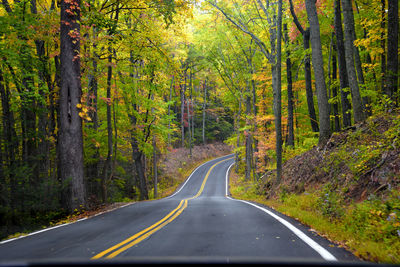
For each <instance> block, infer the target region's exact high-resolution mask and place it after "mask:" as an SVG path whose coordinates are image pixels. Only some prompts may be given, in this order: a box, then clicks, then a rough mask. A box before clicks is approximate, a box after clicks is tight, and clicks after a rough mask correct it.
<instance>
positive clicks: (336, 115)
mask: <svg viewBox="0 0 400 267" xmlns="http://www.w3.org/2000/svg"><path fill="white" fill-rule="evenodd" d="M332 40H333V36H332ZM332 45H333V51H334V52H333V54H332V80H334V81H336V79H337V60H336V54H337V49H336V44H335V42H334V41H333V44H332ZM332 95H333V98H334V99H335V102H334V103H333V104H332V106H333V116H334V118H335V131H336V132H339V131H340V119H339V104H338V103H337V101H336V100H337V95H338V92H337V87H336V85H335V86H333V88H332Z"/></svg>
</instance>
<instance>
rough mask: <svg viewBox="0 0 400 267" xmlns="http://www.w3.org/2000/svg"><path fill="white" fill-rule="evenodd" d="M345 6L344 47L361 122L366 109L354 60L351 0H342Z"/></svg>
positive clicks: (355, 118) (354, 102) (357, 114)
mask: <svg viewBox="0 0 400 267" xmlns="http://www.w3.org/2000/svg"><path fill="white" fill-rule="evenodd" d="M341 1H342V7H343V23H344V38H345V40H344V47H345V55H346V68H347V75H348V79H349V85H350V91H351V99H352V102H353V115H354V122H356V123H357V122H361V121H363V120H364V110H363V104H362V99H361V95H360V89H359V87H358V81H357V72H356V69H355V62H354V44H353V42H354V40H353V37H354V33H353V31H354V15H353V7H352V4H351V0H341Z"/></svg>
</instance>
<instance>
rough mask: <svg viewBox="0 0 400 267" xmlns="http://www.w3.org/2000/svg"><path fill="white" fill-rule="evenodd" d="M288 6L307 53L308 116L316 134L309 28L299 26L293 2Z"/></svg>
mask: <svg viewBox="0 0 400 267" xmlns="http://www.w3.org/2000/svg"><path fill="white" fill-rule="evenodd" d="M289 4H290V13H291V14H292V17H293V22H294V24H295V25H296V27H297V29H298V30H299V32H300V33H301V34H302V36H303V48H304V50H305V51H306V53H307V54H306V55H305V58H304V77H305V82H306V94H307V106H308V114H309V116H310V124H311V128H312V129H313V131H314V132H318V131H319V127H318V121H317V115H316V113H315V107H314V96H313V91H312V81H311V64H310V56H309V54H308V52H307V50H308V49H309V48H310V28H307V29H304V28H303V26H301V23H300V21H299V19H298V18H297V15H296V13H295V11H294V6H293V1H292V0H289Z"/></svg>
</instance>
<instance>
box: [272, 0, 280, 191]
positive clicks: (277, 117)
mask: <svg viewBox="0 0 400 267" xmlns="http://www.w3.org/2000/svg"><path fill="white" fill-rule="evenodd" d="M271 39H273V38H272V37H271ZM276 40H277V45H276V65H273V68H272V80H274V76H275V77H276V78H275V88H274V89H275V90H274V99H275V101H274V114H275V132H276V183H278V184H279V183H280V182H281V180H282V77H281V76H282V66H281V65H282V64H281V63H282V0H278V21H277V35H276ZM274 74H275V75H274Z"/></svg>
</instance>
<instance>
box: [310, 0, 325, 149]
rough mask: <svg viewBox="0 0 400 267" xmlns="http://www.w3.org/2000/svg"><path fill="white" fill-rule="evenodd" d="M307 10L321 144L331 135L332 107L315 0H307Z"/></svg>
mask: <svg viewBox="0 0 400 267" xmlns="http://www.w3.org/2000/svg"><path fill="white" fill-rule="evenodd" d="M306 10H307V16H308V21H309V24H310V35H311V48H312V63H313V68H314V75H315V85H316V92H317V100H318V109H319V141H318V142H319V144H325V143H326V142H327V141H328V139H329V137H330V135H331V129H330V120H329V115H330V111H329V110H330V108H329V103H328V96H327V91H326V84H325V76H324V62H323V57H322V47H321V39H320V30H319V21H318V14H317V9H316V7H315V1H314V0H306Z"/></svg>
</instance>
